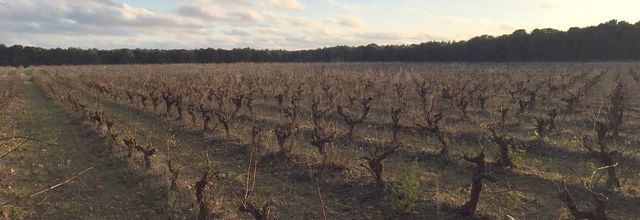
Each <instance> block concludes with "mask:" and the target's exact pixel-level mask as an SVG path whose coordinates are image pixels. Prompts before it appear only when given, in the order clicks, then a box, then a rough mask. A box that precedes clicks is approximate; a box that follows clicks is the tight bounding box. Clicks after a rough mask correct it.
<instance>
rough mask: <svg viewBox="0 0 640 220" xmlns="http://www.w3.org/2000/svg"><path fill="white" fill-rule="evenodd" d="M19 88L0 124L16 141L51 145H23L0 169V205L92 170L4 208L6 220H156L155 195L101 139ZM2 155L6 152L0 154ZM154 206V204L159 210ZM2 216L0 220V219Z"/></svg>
mask: <svg viewBox="0 0 640 220" xmlns="http://www.w3.org/2000/svg"><path fill="white" fill-rule="evenodd" d="M24 77H25V84H24V85H23V86H22V87H21V89H20V91H19V96H18V97H17V99H16V101H15V102H14V104H13V105H12V106H11V108H10V109H6V110H5V115H4V116H5V117H2V118H1V119H0V120H2V123H3V124H5V125H9V126H13V127H14V130H15V131H16V134H17V135H20V136H28V137H32V138H36V139H39V140H42V141H45V142H52V143H55V144H56V145H45V144H39V143H27V144H25V145H24V146H23V147H22V148H21V149H20V150H18V151H16V152H13V153H12V154H11V155H10V156H8V157H5V158H4V159H3V160H2V161H0V164H1V166H2V169H3V170H6V171H8V172H3V173H2V174H0V178H1V180H0V191H1V192H2V193H1V194H0V198H1V199H2V202H3V203H4V202H5V201H10V200H13V199H15V198H18V197H23V196H25V195H29V194H32V193H33V192H37V191H39V190H41V189H44V188H47V187H49V186H51V185H53V184H56V183H58V182H61V181H63V180H65V179H67V178H69V177H71V176H73V175H75V174H77V173H79V172H80V171H82V170H84V169H87V168H89V167H93V169H92V170H91V171H89V172H88V173H85V174H84V175H82V176H81V178H79V179H76V180H74V181H71V182H69V183H68V184H65V185H63V186H61V187H59V188H56V189H54V190H51V191H49V192H46V193H44V194H41V195H38V196H36V197H33V198H30V199H24V200H21V201H20V202H17V203H15V204H12V205H9V206H5V207H3V208H2V209H1V210H2V212H3V214H4V217H8V218H10V219H14V218H17V219H19V218H27V219H38V218H41V219H139V218H162V215H161V213H162V207H165V206H163V205H161V203H162V202H165V201H166V199H163V198H164V197H163V196H162V195H164V194H163V193H162V192H161V189H154V188H149V187H148V186H149V185H150V184H145V183H147V182H148V181H149V179H150V178H148V177H145V176H143V175H140V174H138V172H130V171H129V170H128V168H127V165H126V164H125V162H124V161H121V160H120V159H115V158H113V157H111V154H110V153H109V152H108V151H107V150H106V149H107V144H106V142H105V141H104V139H103V138H102V137H100V136H99V135H97V134H96V133H95V132H94V130H93V129H92V128H91V127H90V126H88V125H86V124H84V123H83V122H82V121H80V120H78V119H76V118H75V117H73V116H71V115H69V114H68V113H67V112H66V111H65V110H64V109H63V108H62V107H60V106H58V105H57V104H55V103H53V102H52V101H51V100H49V99H48V98H46V97H45V96H44V93H43V91H42V90H41V89H40V88H39V87H38V86H36V85H35V84H33V83H32V82H30V81H29V78H30V76H29V74H26V75H24ZM2 150H3V152H6V149H2ZM159 203H160V204H159ZM1 217H2V216H0V218H1Z"/></svg>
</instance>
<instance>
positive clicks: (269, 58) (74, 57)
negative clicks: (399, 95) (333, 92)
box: [0, 20, 640, 66]
mask: <svg viewBox="0 0 640 220" xmlns="http://www.w3.org/2000/svg"><path fill="white" fill-rule="evenodd" d="M620 60H640V22H637V23H635V24H631V23H628V22H625V21H617V20H611V21H609V22H605V23H602V24H599V25H597V26H589V27H585V28H576V27H574V28H570V29H569V30H567V31H559V30H555V29H550V28H546V29H535V30H533V31H531V32H530V33H528V32H527V31H525V30H516V31H515V32H513V33H511V34H506V35H502V36H497V37H495V36H489V35H482V36H478V37H474V38H471V39H469V40H467V41H430V42H425V43H421V44H411V45H385V46H378V45H376V44H369V45H366V46H357V47H350V46H335V47H325V48H318V49H312V50H296V51H287V50H258V49H251V48H238V49H231V50H225V49H212V48H207V49H195V50H185V49H174V50H160V49H114V50H101V49H80V48H67V49H62V48H53V49H45V48H40V47H32V46H22V45H14V46H11V47H7V46H6V45H4V44H0V66H31V65H79V64H154V63H233V62H333V61H343V62H362V61H410V62H428V61H468V62H518V61H620Z"/></svg>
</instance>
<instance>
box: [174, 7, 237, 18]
mask: <svg viewBox="0 0 640 220" xmlns="http://www.w3.org/2000/svg"><path fill="white" fill-rule="evenodd" d="M178 14H179V15H181V16H185V17H193V18H202V19H224V18H225V17H226V16H227V15H226V13H224V12H222V11H221V10H220V9H218V8H216V7H214V6H207V7H198V6H191V5H185V6H181V7H180V8H178Z"/></svg>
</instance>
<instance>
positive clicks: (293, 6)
mask: <svg viewBox="0 0 640 220" xmlns="http://www.w3.org/2000/svg"><path fill="white" fill-rule="evenodd" d="M265 3H266V4H267V5H269V6H271V7H274V8H277V9H285V10H295V11H303V10H305V9H307V7H306V6H304V5H303V4H302V3H300V2H299V1H298V0H265Z"/></svg>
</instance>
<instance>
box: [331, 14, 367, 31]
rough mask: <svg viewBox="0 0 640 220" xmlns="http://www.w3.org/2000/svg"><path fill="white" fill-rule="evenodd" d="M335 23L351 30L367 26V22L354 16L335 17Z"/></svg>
mask: <svg viewBox="0 0 640 220" xmlns="http://www.w3.org/2000/svg"><path fill="white" fill-rule="evenodd" d="M334 21H335V22H336V23H338V24H339V25H342V26H345V27H350V28H363V27H365V26H367V23H366V22H364V21H363V20H362V19H360V18H359V17H357V16H354V15H349V16H339V17H335V18H334Z"/></svg>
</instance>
